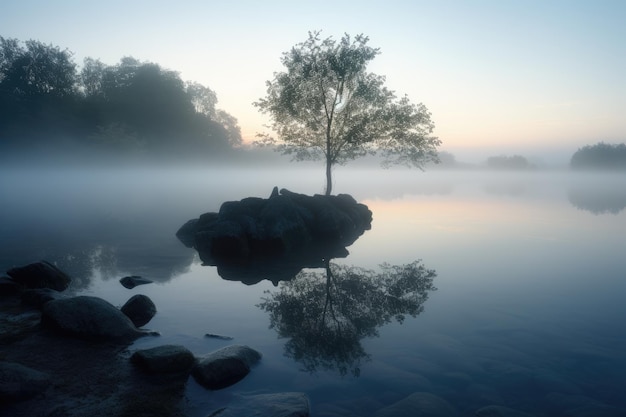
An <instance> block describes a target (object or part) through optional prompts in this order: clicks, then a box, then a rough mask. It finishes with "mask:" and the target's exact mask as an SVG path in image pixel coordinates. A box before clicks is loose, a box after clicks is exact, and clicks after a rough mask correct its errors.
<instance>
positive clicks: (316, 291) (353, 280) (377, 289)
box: [258, 261, 437, 376]
mask: <svg viewBox="0 0 626 417" xmlns="http://www.w3.org/2000/svg"><path fill="white" fill-rule="evenodd" d="M324 269H325V271H324V272H311V271H307V272H305V271H303V272H300V273H299V274H298V275H297V276H296V277H295V278H294V279H293V280H291V281H283V282H281V284H280V290H279V291H278V292H269V291H266V293H267V294H268V296H267V297H265V298H263V301H262V302H261V303H260V304H259V305H258V307H259V308H261V309H262V310H264V311H267V312H269V313H270V328H273V329H276V331H277V332H278V335H279V337H281V338H289V341H287V343H286V344H285V354H286V355H287V356H288V357H291V358H293V359H294V360H296V361H297V362H300V363H301V364H302V365H303V367H304V368H303V369H304V370H305V371H307V372H310V373H313V372H315V371H316V370H319V369H323V370H333V369H334V370H337V371H339V373H340V374H341V375H342V376H343V375H346V374H348V373H351V374H352V375H354V376H358V375H359V374H360V366H361V363H362V362H363V361H367V360H369V355H368V354H367V352H365V350H364V349H363V346H362V345H361V339H363V338H364V337H375V336H378V328H379V327H380V326H382V325H384V324H387V323H390V322H392V321H394V320H395V321H397V322H399V323H402V322H403V321H404V319H405V317H406V316H411V317H416V316H417V315H418V314H420V313H421V312H422V311H424V303H425V302H426V300H427V299H428V294H429V292H430V291H435V290H436V288H435V287H434V285H433V279H434V278H435V277H436V276H437V274H436V272H435V271H434V270H432V269H427V268H425V267H424V265H423V264H422V263H421V261H415V262H412V263H410V264H406V265H390V264H387V263H384V264H382V265H380V271H373V270H368V269H364V268H359V267H355V266H346V265H338V264H335V263H330V262H329V261H326V264H325V268H324Z"/></svg>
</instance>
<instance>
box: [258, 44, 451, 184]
mask: <svg viewBox="0 0 626 417" xmlns="http://www.w3.org/2000/svg"><path fill="white" fill-rule="evenodd" d="M368 41H369V39H368V38H367V37H366V36H364V35H357V36H356V37H354V38H351V37H350V36H349V35H347V34H346V35H344V36H343V37H342V38H341V39H340V40H339V41H338V42H337V41H335V40H334V39H333V38H332V37H329V38H326V39H320V33H319V32H310V33H309V38H308V39H307V40H306V41H305V42H302V43H299V44H297V45H296V46H294V47H293V48H292V49H291V50H290V51H288V52H286V53H284V54H283V56H282V59H281V62H282V64H283V66H284V67H285V71H284V72H278V73H275V74H274V78H273V79H272V80H271V81H268V82H267V83H266V84H267V95H266V96H265V97H264V98H261V99H260V100H258V101H257V102H256V103H255V105H256V106H257V107H258V108H259V110H260V111H261V112H263V113H265V114H268V115H269V116H270V117H271V120H272V123H271V126H270V127H271V128H272V130H273V132H274V134H275V135H276V137H274V136H272V134H260V135H259V136H260V140H259V141H258V142H257V143H258V144H260V145H271V146H275V147H276V149H277V150H278V151H279V152H282V153H284V154H287V155H291V156H292V157H293V158H294V159H296V160H307V159H313V160H316V159H323V160H324V161H325V163H326V193H327V194H330V193H331V190H332V179H331V169H332V167H333V166H334V165H336V164H344V163H346V162H347V161H349V160H352V159H355V158H359V157H362V156H365V155H367V154H373V153H380V154H382V155H383V156H384V158H385V164H386V165H390V164H404V165H407V166H416V167H419V168H421V167H422V166H423V165H424V164H425V163H426V162H428V161H436V160H437V152H436V147H437V146H438V145H439V144H440V143H441V142H440V141H439V139H438V138H436V137H434V136H431V134H432V132H433V130H434V123H433V122H432V120H431V117H430V116H431V115H430V113H429V111H428V110H427V109H426V107H425V106H424V105H423V104H421V103H420V104H412V103H411V102H410V101H409V98H408V97H407V96H403V97H401V98H397V97H396V95H395V93H394V92H393V91H391V90H389V89H387V88H386V87H385V85H384V83H385V78H384V77H383V76H380V75H376V74H373V73H370V72H367V65H368V64H369V63H370V62H371V61H372V60H373V59H374V58H375V57H376V56H377V55H378V54H379V53H380V52H379V50H378V49H376V48H372V47H370V46H369V45H368Z"/></svg>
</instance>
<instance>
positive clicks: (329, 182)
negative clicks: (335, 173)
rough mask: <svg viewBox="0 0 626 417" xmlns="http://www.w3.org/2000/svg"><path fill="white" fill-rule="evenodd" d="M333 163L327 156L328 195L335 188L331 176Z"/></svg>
mask: <svg viewBox="0 0 626 417" xmlns="http://www.w3.org/2000/svg"><path fill="white" fill-rule="evenodd" d="M331 168H332V166H331V163H330V158H328V157H327V158H326V195H330V193H331V191H332V190H333V179H332V177H331Z"/></svg>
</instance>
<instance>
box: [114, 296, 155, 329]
mask: <svg viewBox="0 0 626 417" xmlns="http://www.w3.org/2000/svg"><path fill="white" fill-rule="evenodd" d="M120 310H121V311H122V313H124V314H126V316H127V317H128V318H129V319H130V320H131V321H132V322H133V324H134V325H135V326H136V327H141V326H145V325H146V324H148V322H149V321H150V320H152V317H154V315H155V314H156V312H157V310H156V306H155V305H154V303H153V302H152V300H151V299H150V298H149V297H148V296H147V295H143V294H136V295H133V296H132V297H130V298H129V299H128V301H126V303H125V304H124V305H123V306H122V308H121V309H120Z"/></svg>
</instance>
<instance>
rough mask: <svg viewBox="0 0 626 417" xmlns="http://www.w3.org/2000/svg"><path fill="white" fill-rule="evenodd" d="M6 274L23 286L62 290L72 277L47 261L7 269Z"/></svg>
mask: <svg viewBox="0 0 626 417" xmlns="http://www.w3.org/2000/svg"><path fill="white" fill-rule="evenodd" d="M7 275H9V276H10V277H11V279H13V280H14V281H15V282H17V283H18V284H19V285H21V286H22V287H24V288H52V289H53V290H57V291H64V290H65V289H66V288H67V287H68V285H69V284H70V282H71V281H72V279H71V278H70V277H69V275H67V274H66V273H65V272H63V271H61V270H60V269H59V268H57V267H56V266H54V265H52V264H51V263H50V262H47V261H40V262H35V263H32V264H28V265H25V266H20V267H16V268H12V269H9V270H8V271H7Z"/></svg>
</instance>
